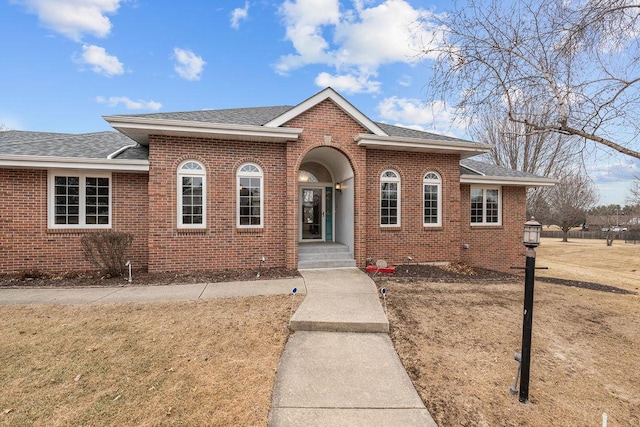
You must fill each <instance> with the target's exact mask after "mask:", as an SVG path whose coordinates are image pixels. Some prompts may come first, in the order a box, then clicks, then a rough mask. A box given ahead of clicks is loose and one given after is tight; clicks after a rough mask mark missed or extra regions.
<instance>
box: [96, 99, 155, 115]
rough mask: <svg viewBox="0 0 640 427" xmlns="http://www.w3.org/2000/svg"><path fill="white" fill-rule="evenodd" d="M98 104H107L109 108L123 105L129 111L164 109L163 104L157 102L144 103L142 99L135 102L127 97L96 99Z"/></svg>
mask: <svg viewBox="0 0 640 427" xmlns="http://www.w3.org/2000/svg"><path fill="white" fill-rule="evenodd" d="M96 102H98V103H100V104H107V105H108V106H109V107H117V106H118V105H120V104H122V105H124V106H125V108H126V109H127V110H154V111H156V110H159V109H160V108H162V104H161V103H159V102H156V101H143V100H141V99H139V100H137V101H134V100H132V99H130V98H128V97H126V96H110V97H109V98H105V97H102V96H98V97H96Z"/></svg>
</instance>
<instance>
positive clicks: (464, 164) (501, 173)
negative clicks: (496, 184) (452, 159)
mask: <svg viewBox="0 0 640 427" xmlns="http://www.w3.org/2000/svg"><path fill="white" fill-rule="evenodd" d="M460 175H475V176H482V175H484V176H497V177H507V178H535V179H540V178H543V177H541V176H538V175H534V174H532V173H528V172H521V171H518V170H514V169H509V168H504V167H502V166H496V165H492V164H490V163H484V162H479V161H477V160H471V159H462V160H460Z"/></svg>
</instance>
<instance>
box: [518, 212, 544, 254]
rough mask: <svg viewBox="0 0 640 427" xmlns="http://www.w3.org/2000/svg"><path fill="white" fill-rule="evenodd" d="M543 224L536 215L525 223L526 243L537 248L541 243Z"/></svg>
mask: <svg viewBox="0 0 640 427" xmlns="http://www.w3.org/2000/svg"><path fill="white" fill-rule="evenodd" d="M541 228H542V225H541V224H540V223H539V222H538V221H536V219H535V218H534V217H531V219H530V220H529V221H527V222H525V223H524V239H523V242H524V245H525V246H526V247H528V248H535V247H537V246H538V245H540V230H541Z"/></svg>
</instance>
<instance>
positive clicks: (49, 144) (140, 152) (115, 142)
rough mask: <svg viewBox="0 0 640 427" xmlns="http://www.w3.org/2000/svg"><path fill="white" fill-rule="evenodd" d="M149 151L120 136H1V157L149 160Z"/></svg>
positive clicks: (14, 132)
mask: <svg viewBox="0 0 640 427" xmlns="http://www.w3.org/2000/svg"><path fill="white" fill-rule="evenodd" d="M148 153H149V150H148V149H147V148H146V147H142V146H140V145H138V144H136V142H135V141H132V140H131V139H130V138H128V137H126V136H124V135H122V134H121V133H119V132H112V131H109V132H95V133H83V134H68V133H52V132H33V131H18V130H9V131H3V132H0V156H1V155H8V156H35V157H66V158H83V159H126V160H147V158H148V157H149V154H148Z"/></svg>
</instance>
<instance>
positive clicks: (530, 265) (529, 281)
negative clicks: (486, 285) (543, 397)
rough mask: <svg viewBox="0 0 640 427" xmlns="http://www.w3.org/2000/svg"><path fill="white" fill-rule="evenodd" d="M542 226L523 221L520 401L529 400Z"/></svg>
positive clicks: (531, 220)
mask: <svg viewBox="0 0 640 427" xmlns="http://www.w3.org/2000/svg"><path fill="white" fill-rule="evenodd" d="M541 228H542V226H541V225H540V223H539V222H538V221H536V219H535V218H534V217H531V219H530V220H529V221H527V222H525V223H524V239H523V243H524V245H525V246H526V247H527V250H526V257H527V261H526V266H525V271H524V311H523V315H522V351H521V353H520V396H519V399H518V400H520V402H522V403H526V402H527V400H529V374H530V369H531V329H532V326H533V286H534V280H535V271H536V250H535V248H536V246H538V245H539V244H540V230H541Z"/></svg>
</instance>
